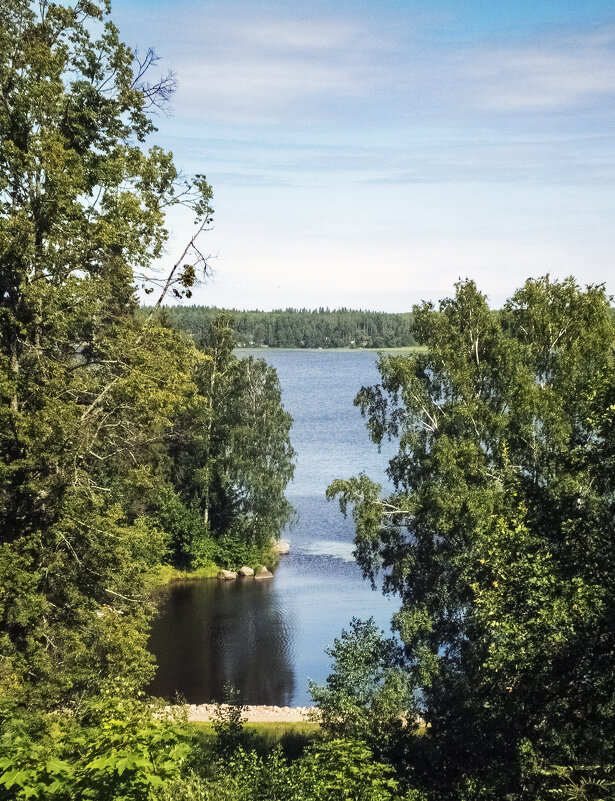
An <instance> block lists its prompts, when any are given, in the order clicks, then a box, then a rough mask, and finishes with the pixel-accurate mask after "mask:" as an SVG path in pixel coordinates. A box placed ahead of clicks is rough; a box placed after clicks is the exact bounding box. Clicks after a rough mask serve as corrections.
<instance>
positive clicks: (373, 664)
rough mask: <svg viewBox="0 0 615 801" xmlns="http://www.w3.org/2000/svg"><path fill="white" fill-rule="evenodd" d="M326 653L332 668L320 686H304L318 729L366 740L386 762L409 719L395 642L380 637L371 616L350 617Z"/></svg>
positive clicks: (409, 699) (408, 699)
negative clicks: (307, 688) (313, 704)
mask: <svg viewBox="0 0 615 801" xmlns="http://www.w3.org/2000/svg"><path fill="white" fill-rule="evenodd" d="M327 653H328V654H329V656H330V657H331V658H332V660H333V670H332V672H331V674H330V675H329V676H328V677H327V683H326V685H325V686H318V685H316V684H314V683H311V684H310V694H311V695H312V698H313V699H314V701H315V702H316V705H317V706H318V709H319V721H320V726H321V729H322V730H323V731H324V732H325V733H326V735H327V736H330V737H331V736H332V737H342V738H348V739H350V740H359V741H362V742H364V743H367V744H368V745H369V747H370V748H371V749H372V750H373V751H374V753H375V754H376V756H378V757H381V758H382V757H384V758H385V759H386V760H388V761H390V760H391V758H392V757H394V756H395V751H396V750H397V749H399V746H400V744H401V741H402V740H405V739H406V734H407V731H408V730H413V723H414V720H412V718H413V706H414V699H413V698H412V696H411V694H410V693H409V691H408V677H407V674H406V673H405V671H403V669H402V655H401V648H400V646H399V644H398V643H397V642H395V640H394V639H393V638H384V637H383V633H382V632H381V631H380V630H379V629H378V627H377V626H376V624H375V623H374V620H373V618H370V619H369V620H357V619H356V618H353V620H352V621H351V624H350V629H349V630H348V631H342V634H341V636H340V638H339V639H336V640H335V641H334V644H333V647H332V648H330V649H328V650H327Z"/></svg>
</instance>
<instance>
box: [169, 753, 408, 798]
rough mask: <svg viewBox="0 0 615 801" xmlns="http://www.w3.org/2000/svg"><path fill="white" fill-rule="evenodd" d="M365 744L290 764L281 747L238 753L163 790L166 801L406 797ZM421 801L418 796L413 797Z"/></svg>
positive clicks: (318, 754) (386, 766)
mask: <svg viewBox="0 0 615 801" xmlns="http://www.w3.org/2000/svg"><path fill="white" fill-rule="evenodd" d="M392 773H393V771H392V769H391V768H390V767H389V766H388V765H385V764H382V763H380V762H376V761H375V760H374V757H373V754H372V752H371V751H370V749H369V748H368V747H367V746H366V745H365V744H363V743H360V742H355V741H352V740H343V739H334V740H330V741H328V742H323V743H319V744H317V745H314V746H312V747H310V748H309V749H308V750H307V752H306V753H305V755H304V756H302V757H300V758H299V759H297V760H296V761H295V762H291V763H288V762H286V760H285V759H284V757H283V755H282V752H281V750H280V749H279V748H277V749H274V750H273V751H271V752H270V753H269V754H267V755H265V756H263V757H261V756H259V755H258V754H257V753H256V751H245V750H243V749H239V750H238V751H236V752H235V753H234V754H233V755H227V756H226V758H225V760H224V761H223V762H219V763H213V764H211V765H210V767H209V771H208V774H207V775H206V776H201V775H198V774H195V773H192V774H188V775H187V776H186V778H185V779H184V778H182V779H180V780H178V781H176V782H175V783H173V784H170V785H168V786H167V787H165V789H164V794H163V797H164V798H165V799H167V801H176V800H177V801H180V799H181V801H210V799H211V801H214V799H216V800H217V799H223V800H224V799H228V800H229V801H231V799H232V800H233V801H393V799H399V798H408V799H414V798H415V796H413V795H411V794H410V795H407V796H404V795H403V794H402V793H401V792H400V789H399V784H398V782H397V781H396V780H395V779H394V778H393V777H392ZM416 801H419V797H418V796H417V797H416Z"/></svg>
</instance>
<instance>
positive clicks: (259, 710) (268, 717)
mask: <svg viewBox="0 0 615 801" xmlns="http://www.w3.org/2000/svg"><path fill="white" fill-rule="evenodd" d="M186 711H187V712H188V720H190V721H193V722H194V723H196V722H207V721H210V720H213V718H214V716H215V713H216V705H215V704H186ZM314 711H315V707H313V706H246V707H245V708H244V719H245V720H247V722H248V723H301V722H303V721H309V720H310V713H313V712H314Z"/></svg>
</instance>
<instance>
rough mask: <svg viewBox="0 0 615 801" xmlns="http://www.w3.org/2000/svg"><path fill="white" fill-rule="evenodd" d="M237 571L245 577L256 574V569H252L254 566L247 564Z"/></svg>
mask: <svg viewBox="0 0 615 801" xmlns="http://www.w3.org/2000/svg"><path fill="white" fill-rule="evenodd" d="M237 573H238V574H239V575H240V576H243V577H244V578H248V577H249V576H253V575H254V571H253V570H252V568H251V567H247V566H246V565H244V566H243V567H240V568H239V570H238V571H237Z"/></svg>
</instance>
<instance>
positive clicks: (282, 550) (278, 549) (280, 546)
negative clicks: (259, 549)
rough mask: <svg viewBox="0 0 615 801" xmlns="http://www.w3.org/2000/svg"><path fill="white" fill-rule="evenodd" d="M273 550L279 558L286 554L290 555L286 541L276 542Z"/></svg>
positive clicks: (288, 543)
mask: <svg viewBox="0 0 615 801" xmlns="http://www.w3.org/2000/svg"><path fill="white" fill-rule="evenodd" d="M273 550H274V552H275V553H277V554H278V555H279V556H284V555H285V554H287V553H290V542H289V541H288V540H278V541H277V542H276V543H274V546H273Z"/></svg>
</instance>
